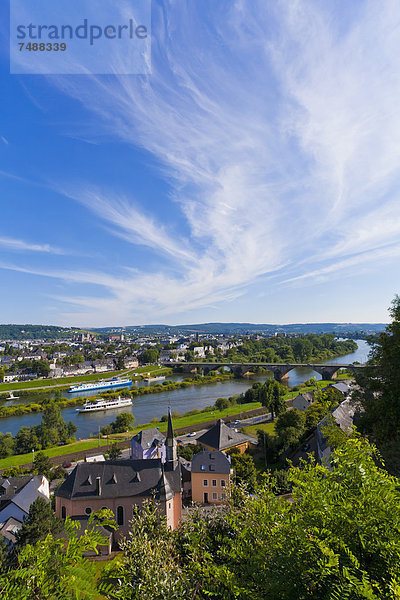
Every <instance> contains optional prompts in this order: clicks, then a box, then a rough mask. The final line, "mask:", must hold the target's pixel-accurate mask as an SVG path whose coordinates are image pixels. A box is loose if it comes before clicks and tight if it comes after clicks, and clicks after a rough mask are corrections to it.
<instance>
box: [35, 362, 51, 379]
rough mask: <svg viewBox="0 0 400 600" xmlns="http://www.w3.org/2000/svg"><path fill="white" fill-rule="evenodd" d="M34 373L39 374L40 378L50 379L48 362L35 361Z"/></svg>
mask: <svg viewBox="0 0 400 600" xmlns="http://www.w3.org/2000/svg"><path fill="white" fill-rule="evenodd" d="M32 371H33V372H34V373H37V374H38V375H39V377H48V376H49V374H50V365H49V363H48V361H47V360H44V359H41V360H35V361H33V364H32Z"/></svg>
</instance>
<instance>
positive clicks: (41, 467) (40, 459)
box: [33, 452, 53, 479]
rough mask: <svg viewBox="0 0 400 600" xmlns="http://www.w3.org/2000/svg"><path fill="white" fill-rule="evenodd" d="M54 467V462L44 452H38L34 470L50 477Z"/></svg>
mask: <svg viewBox="0 0 400 600" xmlns="http://www.w3.org/2000/svg"><path fill="white" fill-rule="evenodd" d="M52 468H53V463H52V462H51V460H50V459H49V457H48V456H46V455H45V454H44V453H43V452H36V454H35V458H34V463H33V470H34V472H35V473H37V474H38V475H45V476H46V477H47V479H50V472H51V470H52Z"/></svg>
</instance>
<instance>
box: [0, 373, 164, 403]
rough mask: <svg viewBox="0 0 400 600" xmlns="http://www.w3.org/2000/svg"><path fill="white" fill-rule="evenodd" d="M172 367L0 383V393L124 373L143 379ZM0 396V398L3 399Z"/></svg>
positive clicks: (61, 385)
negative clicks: (136, 375) (148, 374)
mask: <svg viewBox="0 0 400 600" xmlns="http://www.w3.org/2000/svg"><path fill="white" fill-rule="evenodd" d="M171 372H172V369H170V368H169V367H163V366H159V365H151V366H145V367H137V368H136V369H123V370H122V371H106V372H104V373H93V374H89V375H77V376H75V377H60V378H58V379H36V380H34V381H25V382H23V381H22V382H21V381H15V382H11V383H0V395H1V396H2V395H3V392H13V393H14V392H29V391H33V390H35V391H36V390H46V389H47V388H50V389H51V390H53V389H60V388H69V386H70V385H71V384H75V383H91V382H93V381H101V380H102V379H110V378H111V377H122V376H125V375H135V374H138V375H140V378H141V379H143V377H144V375H145V374H146V375H147V373H150V374H151V375H162V374H169V373H171ZM1 396H0V400H2V399H3V400H4V398H2V397H1Z"/></svg>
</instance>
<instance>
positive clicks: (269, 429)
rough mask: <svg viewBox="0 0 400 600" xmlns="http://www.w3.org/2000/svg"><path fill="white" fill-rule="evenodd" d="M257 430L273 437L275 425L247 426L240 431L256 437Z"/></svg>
mask: <svg viewBox="0 0 400 600" xmlns="http://www.w3.org/2000/svg"><path fill="white" fill-rule="evenodd" d="M259 429H261V430H262V431H265V433H269V434H270V435H275V423H259V424H258V425H249V426H248V427H242V428H240V431H241V432H242V433H246V434H248V435H254V436H255V437H257V431H258V430H259Z"/></svg>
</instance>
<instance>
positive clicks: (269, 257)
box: [51, 0, 400, 322]
mask: <svg viewBox="0 0 400 600" xmlns="http://www.w3.org/2000/svg"><path fill="white" fill-rule="evenodd" d="M153 13H154V14H153V33H152V36H153V48H152V63H153V64H152V76H150V77H148V78H145V77H118V76H115V77H95V76H91V77H90V76H88V77H87V78H85V80H82V78H79V79H76V78H73V77H71V78H56V77H54V78H52V80H51V82H52V83H53V84H55V85H57V87H58V88H59V89H61V90H62V91H63V92H64V93H66V94H68V95H70V96H72V97H74V98H77V99H78V100H79V101H80V102H81V103H82V104H83V105H84V106H85V107H86V108H87V109H88V110H90V111H91V112H92V113H93V114H94V115H95V116H96V119H97V127H99V126H101V129H102V132H103V134H104V133H106V134H108V135H110V136H113V137H114V138H117V139H118V140H120V141H122V142H123V143H125V144H132V145H135V146H141V147H143V148H144V149H146V151H148V152H149V153H150V154H151V155H152V156H153V157H154V158H155V160H156V163H157V165H159V168H160V170H161V173H162V175H163V176H164V178H165V179H166V180H167V181H168V183H169V185H170V187H171V190H172V191H171V198H169V199H168V201H171V199H172V201H173V203H174V206H175V207H178V208H179V210H180V213H181V216H182V217H183V218H184V220H185V224H186V227H187V232H186V233H185V234H183V233H182V232H181V231H179V230H177V227H176V224H175V223H174V222H166V223H165V222H161V221H160V219H159V217H158V215H157V205H156V204H155V205H154V206H151V205H147V206H146V209H144V208H143V207H142V205H141V199H140V197H137V196H133V194H132V192H129V191H126V193H124V194H119V193H111V194H110V193H108V192H105V191H104V190H100V191H99V190H98V189H95V188H94V187H93V184H92V182H87V183H86V184H83V185H80V187H79V190H78V191H77V190H72V191H71V189H69V188H67V187H66V188H65V189H64V190H63V193H64V194H65V195H66V196H68V197H70V198H73V199H74V200H76V201H79V202H81V203H82V204H84V205H85V206H86V207H87V209H88V210H90V211H92V212H93V213H94V214H95V215H96V216H97V217H99V218H101V219H102V220H103V221H104V222H106V223H107V224H108V226H109V227H111V229H112V231H114V232H115V234H116V235H118V236H120V237H122V238H123V239H124V240H126V241H127V242H129V243H131V244H134V245H142V246H145V247H146V248H148V249H149V251H152V252H153V253H155V254H159V255H162V256H163V257H164V258H165V257H166V260H167V268H166V267H165V263H164V262H163V267H162V268H161V267H160V269H159V270H154V269H153V271H152V272H151V273H147V272H144V271H143V270H142V268H141V265H140V264H138V263H135V262H132V263H128V264H122V265H121V270H120V272H119V274H118V275H114V276H113V277H111V278H110V277H109V276H108V275H107V274H106V273H105V274H104V277H103V278H101V276H99V275H98V274H96V273H94V274H92V275H91V274H90V273H86V276H87V277H88V281H89V282H90V281H93V280H94V279H96V282H95V283H97V284H98V285H100V286H102V287H103V288H104V294H103V295H102V296H101V297H99V298H97V299H95V300H94V299H93V298H91V297H87V298H86V297H82V296H77V297H76V296H74V295H73V294H71V296H69V295H65V296H63V297H62V299H63V300H64V301H65V302H68V303H70V304H71V305H73V306H74V307H81V309H82V313H79V318H80V319H81V320H82V322H84V321H85V318H86V319H89V320H92V319H93V311H95V312H96V314H97V319H98V322H100V321H102V322H107V319H112V315H113V314H114V315H115V314H116V313H118V315H119V318H122V316H121V310H122V312H123V316H124V318H126V319H129V318H135V317H136V318H140V317H142V318H143V320H148V321H149V320H150V321H151V320H153V321H154V320H155V317H154V315H158V314H169V313H173V312H175V313H176V312H179V311H182V310H187V309H190V308H198V307H204V306H209V305H210V304H214V303H219V302H222V301H224V300H229V299H232V298H236V297H237V296H238V295H240V294H242V293H244V292H245V291H246V290H248V289H249V287H250V286H251V285H252V284H253V283H254V282H255V281H257V280H259V279H260V278H264V280H265V285H266V286H269V285H271V286H276V285H279V282H280V281H282V282H285V281H286V282H287V281H291V282H296V285H298V284H299V282H302V283H303V284H304V285H306V284H308V283H309V282H312V281H318V280H320V278H321V276H328V275H329V274H331V273H336V274H338V273H342V274H343V276H348V275H350V274H351V273H352V269H353V270H354V269H357V268H359V266H360V265H361V264H365V265H367V264H368V263H371V262H373V261H377V260H392V259H393V258H395V257H396V256H397V254H396V253H393V252H387V251H386V252H385V250H380V248H382V247H383V246H387V245H393V247H394V246H395V244H396V243H397V242H398V241H399V239H400V203H399V202H398V200H397V197H398V193H399V187H400V169H399V168H400V165H399V157H398V147H399V144H400V113H399V112H398V110H397V105H396V99H397V98H399V97H400V37H399V36H398V29H397V28H398V25H399V23H400V6H399V4H398V2H397V1H395V0H384V1H383V2H381V3H379V5H377V3H376V2H373V1H369V2H368V1H367V2H356V3H354V5H353V6H352V7H351V10H350V8H348V9H347V10H346V11H344V13H343V14H342V8H341V6H340V3H336V2H333V3H330V4H329V5H327V4H324V5H322V4H321V3H320V2H316V1H315V2H314V1H313V0H306V1H304V2H303V1H302V2H299V1H297V0H295V1H293V2H290V3H287V2H265V0H252V2H246V1H243V0H237V1H236V2H231V1H229V2H228V0H224V1H223V0H221V2H220V3H218V6H217V5H216V4H215V3H214V2H209V3H208V2H205V3H202V4H201V6H200V5H199V4H198V3H194V2H191V1H186V2H185V1H182V2H180V3H179V4H178V3H175V2H172V1H170V2H168V1H166V2H163V3H162V6H161V4H160V3H157V2H154V4H153ZM204 15H206V17H207V18H206V19H205V16H204ZM115 60H116V61H117V58H116V59H115ZM117 66H118V65H117V63H116V71H117ZM97 133H98V130H96V135H97ZM93 134H94V132H93ZM86 135H89V134H88V132H86ZM94 135H95V134H94ZM293 273H294V275H293ZM272 274H274V275H275V276H274V278H271V279H269V277H270V276H271V275H272ZM276 275H278V276H276ZM51 276H53V274H51ZM58 276H59V277H61V278H63V277H64V278H65V279H66V280H70V279H69V278H68V277H67V274H65V273H64V274H63V273H62V272H60V273H59V274H58ZM70 276H71V274H69V277H70ZM121 307H123V308H121ZM146 315H147V316H146ZM112 320H113V319H112ZM114 320H115V319H114ZM86 322H87V321H86Z"/></svg>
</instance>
